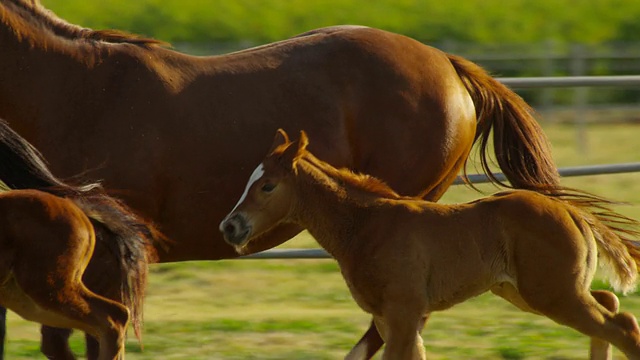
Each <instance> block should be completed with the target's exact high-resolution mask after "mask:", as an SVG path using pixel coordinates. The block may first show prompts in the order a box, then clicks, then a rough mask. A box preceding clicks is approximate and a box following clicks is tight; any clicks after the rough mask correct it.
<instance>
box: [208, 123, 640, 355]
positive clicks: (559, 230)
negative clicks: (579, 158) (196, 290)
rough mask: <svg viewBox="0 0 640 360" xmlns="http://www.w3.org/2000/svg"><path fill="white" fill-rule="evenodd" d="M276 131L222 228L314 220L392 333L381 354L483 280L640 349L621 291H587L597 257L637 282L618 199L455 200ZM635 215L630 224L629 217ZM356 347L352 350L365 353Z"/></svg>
mask: <svg viewBox="0 0 640 360" xmlns="http://www.w3.org/2000/svg"><path fill="white" fill-rule="evenodd" d="M307 143H308V141H307V138H306V135H305V134H304V133H302V136H301V138H300V140H299V141H298V142H297V143H293V142H290V141H289V140H288V138H287V136H286V133H284V132H279V133H278V135H277V136H276V140H275V142H274V144H273V147H272V151H270V153H269V155H268V156H267V157H266V158H265V159H264V160H263V162H262V163H261V164H260V165H259V166H258V167H257V168H256V170H255V171H254V172H253V175H252V176H251V178H250V180H249V183H248V184H247V186H246V190H245V192H244V194H243V195H242V197H241V198H240V201H239V202H238V204H237V205H236V207H235V208H234V209H233V210H232V211H231V213H229V214H228V215H227V217H226V218H225V219H224V220H223V221H222V222H221V224H220V227H219V228H220V230H221V231H222V233H223V234H224V237H225V239H226V240H227V241H228V242H229V244H231V245H233V246H235V247H236V248H237V249H238V251H239V252H242V251H243V250H244V247H245V246H246V245H247V243H248V242H249V241H251V240H252V239H254V238H255V237H256V236H259V235H260V234H261V233H262V232H264V231H268V230H269V229H270V228H271V227H273V226H276V225H277V224H279V223H283V222H284V223H289V222H290V223H295V224H298V225H300V226H302V227H304V228H306V229H307V230H308V231H309V232H310V233H311V235H313V237H314V238H315V239H316V240H317V241H318V243H319V244H320V245H322V247H324V248H325V249H326V250H327V251H328V252H329V253H330V254H331V255H332V256H333V257H334V258H335V259H336V260H337V261H338V264H339V265H340V269H341V271H342V275H343V276H344V279H345V281H346V283H347V285H348V286H349V289H350V291H351V294H352V296H353V297H354V299H355V300H356V302H357V303H358V305H359V306H360V307H361V308H362V309H363V310H365V311H367V312H369V313H371V314H372V315H373V318H374V322H375V326H376V328H377V330H378V332H379V333H380V334H381V335H382V337H383V339H384V341H385V343H386V344H387V345H386V349H385V351H384V355H383V359H424V358H425V352H424V346H423V345H422V338H421V336H420V330H421V328H422V326H423V325H424V319H425V315H428V314H429V313H431V312H433V311H440V310H445V309H447V308H450V307H451V306H453V305H455V304H457V303H460V302H463V301H465V300H467V299H469V298H471V297H473V296H477V295H480V294H482V293H484V292H486V291H491V292H493V293H494V294H496V295H498V296H501V297H503V298H504V299H506V300H507V301H509V302H511V303H512V304H514V305H515V306H516V307H518V308H520V309H521V310H523V311H528V312H532V313H535V314H539V315H543V316H546V317H548V318H550V319H552V320H554V321H555V322H557V323H560V324H563V325H566V326H569V327H571V328H573V329H575V330H577V331H579V332H581V333H583V334H585V335H587V336H589V337H591V339H592V340H591V358H592V359H608V358H610V356H611V352H610V345H609V343H611V344H613V345H614V346H616V347H617V348H618V349H620V350H621V351H622V352H623V353H624V354H625V355H626V356H627V357H629V358H631V359H640V329H639V327H638V323H637V322H636V319H635V317H634V316H633V315H631V314H629V313H618V312H617V307H618V302H617V297H616V296H615V295H614V294H613V293H611V292H608V291H590V285H591V280H592V279H593V276H594V273H595V271H596V267H597V265H598V262H602V265H605V266H606V268H608V270H610V271H609V272H608V274H607V275H609V277H610V282H611V284H612V285H613V286H614V288H615V289H616V290H619V291H622V292H626V291H629V290H631V289H632V288H633V287H634V286H635V285H636V282H637V277H638V276H637V275H638V262H639V259H640V252H639V251H638V250H639V248H638V246H637V242H634V241H633V240H631V239H630V237H632V236H637V235H638V232H637V231H636V230H635V229H634V226H636V227H637V226H638V223H637V222H636V221H634V220H632V219H629V218H626V217H624V216H622V215H620V214H617V213H615V212H613V211H612V210H609V209H608V204H610V202H609V201H607V200H605V199H602V198H599V197H596V196H594V195H589V194H586V193H582V192H578V191H572V190H569V189H554V190H553V191H551V192H549V193H548V194H541V193H537V192H532V191H527V190H515V191H509V192H502V193H498V194H496V195H493V196H489V197H486V198H482V199H480V200H477V201H474V202H471V203H467V204H457V205H441V204H437V203H433V202H427V201H423V200H419V199H415V198H406V197H400V196H398V195H397V194H396V193H395V192H393V191H392V190H391V189H390V188H388V187H387V186H386V185H385V184H384V183H382V182H381V181H379V180H377V179H376V178H373V177H370V176H366V175H357V174H354V173H352V172H350V171H347V170H338V169H336V168H334V167H332V166H331V165H329V164H327V163H325V162H323V161H321V160H319V159H317V158H316V157H315V156H313V155H312V154H311V153H310V152H308V151H307V150H306V146H307ZM626 225H628V226H629V227H627V226H626ZM366 356H367V355H366V354H365V353H357V352H354V351H352V352H351V353H350V354H349V355H348V358H349V359H363V358H366Z"/></svg>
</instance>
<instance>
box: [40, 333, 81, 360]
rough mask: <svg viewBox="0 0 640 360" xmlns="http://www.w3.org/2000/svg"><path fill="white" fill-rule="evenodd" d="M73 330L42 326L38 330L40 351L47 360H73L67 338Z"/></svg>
mask: <svg viewBox="0 0 640 360" xmlns="http://www.w3.org/2000/svg"><path fill="white" fill-rule="evenodd" d="M72 332H73V330H71V329H64V328H57V327H52V326H46V325H43V326H42V327H41V328H40V335H41V341H40V351H41V352H42V353H43V354H44V356H46V357H47V359H56V360H58V359H60V360H73V359H75V356H74V355H73V352H72V351H71V349H70V348H69V337H70V336H71V333H72Z"/></svg>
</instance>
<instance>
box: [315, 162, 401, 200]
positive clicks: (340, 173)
mask: <svg viewBox="0 0 640 360" xmlns="http://www.w3.org/2000/svg"><path fill="white" fill-rule="evenodd" d="M302 160H305V162H306V163H307V164H309V165H311V166H313V167H314V168H316V169H317V170H319V171H321V172H322V173H324V174H325V175H327V176H328V177H330V178H331V179H333V180H335V181H338V182H339V183H340V184H341V185H342V186H345V187H347V188H349V189H350V190H358V191H362V192H365V193H368V194H373V195H376V196H380V197H383V198H385V199H399V198H401V196H400V195H398V193H396V192H395V191H393V189H391V188H390V187H389V185H387V184H386V183H385V182H384V181H382V180H380V179H378V178H376V177H374V176H371V175H366V174H360V173H356V172H353V171H351V170H349V169H346V168H342V169H337V168H334V167H333V166H330V165H328V164H327V163H325V162H323V161H321V160H319V159H318V158H316V157H315V156H314V155H313V154H311V153H310V152H308V151H306V150H305V153H304V156H303V157H302Z"/></svg>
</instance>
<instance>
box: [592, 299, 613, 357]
mask: <svg viewBox="0 0 640 360" xmlns="http://www.w3.org/2000/svg"><path fill="white" fill-rule="evenodd" d="M591 295H592V296H593V298H594V299H596V301H597V302H598V303H600V305H602V306H604V308H605V309H607V310H609V311H611V312H612V313H614V314H615V313H617V312H618V309H619V307H620V301H618V297H617V296H616V295H615V294H614V293H612V292H610V291H604V290H594V291H591ZM589 358H590V359H591V360H596V359H598V360H611V359H612V358H613V354H612V352H611V344H610V343H609V342H607V341H604V340H602V339H599V338H597V337H592V338H591V348H590V351H589Z"/></svg>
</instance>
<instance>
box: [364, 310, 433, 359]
mask: <svg viewBox="0 0 640 360" xmlns="http://www.w3.org/2000/svg"><path fill="white" fill-rule="evenodd" d="M373 321H374V322H375V324H376V328H377V329H378V332H379V333H380V335H381V336H382V338H383V339H384V342H385V343H386V345H385V346H386V347H385V349H384V353H383V354H382V360H395V359H411V360H425V359H426V354H425V351H424V345H423V343H422V337H421V336H420V329H422V325H423V324H424V322H423V317H422V316H406V315H404V316H397V315H396V316H385V317H378V316H374V318H373Z"/></svg>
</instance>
